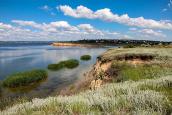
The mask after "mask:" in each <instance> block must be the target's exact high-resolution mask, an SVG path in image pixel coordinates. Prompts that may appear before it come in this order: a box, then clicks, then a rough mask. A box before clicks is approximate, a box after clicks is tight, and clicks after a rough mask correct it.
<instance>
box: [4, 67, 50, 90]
mask: <svg viewBox="0 0 172 115" xmlns="http://www.w3.org/2000/svg"><path fill="white" fill-rule="evenodd" d="M47 77H48V75H47V72H46V71H45V70H31V71H26V72H19V73H15V74H12V75H10V76H8V77H7V78H6V79H5V80H4V81H3V86H4V87H10V88H14V87H19V86H27V85H30V84H33V83H36V82H39V81H41V80H43V79H46V78H47Z"/></svg>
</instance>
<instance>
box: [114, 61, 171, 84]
mask: <svg viewBox="0 0 172 115" xmlns="http://www.w3.org/2000/svg"><path fill="white" fill-rule="evenodd" d="M112 68H113V69H114V70H116V71H117V72H118V76H117V77H118V79H121V80H122V81H126V80H134V81H138V80H140V79H151V78H158V77H161V76H166V75H170V74H172V69H171V68H170V67H162V66H160V65H156V64H143V65H142V64H140V65H136V66H135V65H131V64H129V63H126V62H119V61H118V62H117V61H114V62H113V64H112Z"/></svg>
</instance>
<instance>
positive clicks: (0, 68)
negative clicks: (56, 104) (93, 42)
mask: <svg viewBox="0 0 172 115" xmlns="http://www.w3.org/2000/svg"><path fill="white" fill-rule="evenodd" d="M106 50H107V48H81V47H53V46H50V45H48V44H47V45H46V44H44V45H27V46H23V45H17V46H15V45H14V46H13V45H11V46H9V45H8V46H0V80H3V79H5V78H6V77H7V76H8V75H10V74H12V73H16V72H21V71H26V70H31V69H46V68H47V65H48V64H51V63H58V62H59V61H61V60H66V59H71V58H72V59H78V60H80V56H81V55H84V54H89V55H91V56H92V59H91V60H90V61H81V60H80V65H79V66H78V67H77V68H74V69H62V70H60V71H49V70H47V69H46V70H47V71H48V78H47V79H46V80H44V81H42V82H40V83H38V84H34V85H32V86H30V87H24V88H20V89H4V88H3V89H2V91H1V98H3V97H8V96H28V97H46V96H48V95H55V94H57V92H58V91H59V90H60V89H61V88H62V87H66V86H68V85H70V84H72V83H74V82H75V81H76V80H78V79H80V78H82V76H83V74H84V73H85V72H87V71H88V70H89V69H90V68H91V67H92V65H93V64H94V63H95V62H96V58H97V56H98V55H100V54H101V53H103V52H104V51H106Z"/></svg>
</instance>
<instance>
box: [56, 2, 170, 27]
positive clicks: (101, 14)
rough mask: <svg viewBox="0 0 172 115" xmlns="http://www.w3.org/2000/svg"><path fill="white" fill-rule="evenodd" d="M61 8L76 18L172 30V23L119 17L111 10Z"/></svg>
mask: <svg viewBox="0 0 172 115" xmlns="http://www.w3.org/2000/svg"><path fill="white" fill-rule="evenodd" d="M57 8H59V9H60V10H61V11H62V12H63V13H64V15H68V16H72V17H75V18H87V19H100V20H103V21H107V22H116V23H121V24H125V25H128V26H136V27H142V28H152V29H168V30H172V23H169V22H165V21H163V20H161V21H156V20H153V19H145V18H143V17H138V18H131V17H129V16H128V14H123V15H121V16H120V15H118V14H114V13H112V12H111V10H110V9H109V8H104V9H100V10H97V11H92V10H91V9H88V8H87V7H84V6H81V5H80V6H78V7H77V8H76V9H72V8H71V7H70V6H67V5H60V6H59V7H57Z"/></svg>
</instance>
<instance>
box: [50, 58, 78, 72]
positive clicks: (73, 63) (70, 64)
mask: <svg viewBox="0 0 172 115" xmlns="http://www.w3.org/2000/svg"><path fill="white" fill-rule="evenodd" d="M78 65H79V61H78V60H76V59H69V60H65V61H60V62H59V63H57V64H49V65H48V67H47V68H48V69H49V70H52V71H56V70H60V69H63V68H68V69H73V68H76V67H77V66H78Z"/></svg>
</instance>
